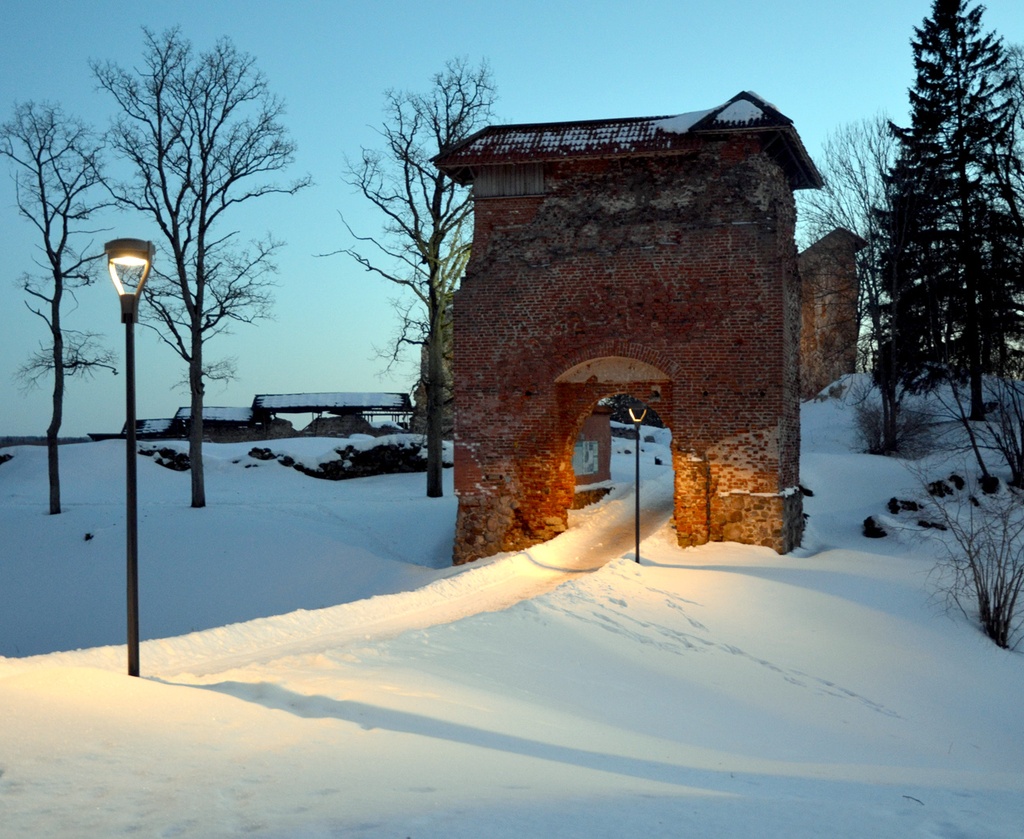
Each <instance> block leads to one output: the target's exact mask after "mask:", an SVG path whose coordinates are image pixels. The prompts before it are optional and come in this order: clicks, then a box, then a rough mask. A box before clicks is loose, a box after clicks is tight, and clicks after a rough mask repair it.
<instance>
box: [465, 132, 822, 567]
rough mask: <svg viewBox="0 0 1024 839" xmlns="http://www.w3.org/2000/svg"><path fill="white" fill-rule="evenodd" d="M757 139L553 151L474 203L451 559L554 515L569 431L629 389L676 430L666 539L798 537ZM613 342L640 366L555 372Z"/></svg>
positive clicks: (766, 163)
mask: <svg viewBox="0 0 1024 839" xmlns="http://www.w3.org/2000/svg"><path fill="white" fill-rule="evenodd" d="M756 142H757V141H756V139H755V138H753V137H749V136H747V137H741V136H737V137H734V138H732V139H730V140H725V141H723V140H708V139H706V138H705V139H696V138H695V139H694V142H693V143H692V150H691V152H690V153H688V154H686V155H680V156H675V157H649V158H636V157H618V158H615V159H611V160H601V161H589V162H585V163H580V162H574V163H563V164H557V165H552V166H549V167H548V169H547V170H546V172H545V179H546V187H547V193H546V194H545V195H544V196H542V197H531V198H488V199H481V200H478V201H477V203H476V227H475V236H474V247H473V258H472V261H471V262H470V264H469V267H468V269H467V274H466V278H465V280H464V281H463V284H462V288H461V289H460V290H459V292H458V293H457V295H456V300H455V402H456V416H457V420H456V446H455V448H456V456H455V469H456V478H455V480H456V491H457V493H458V495H459V519H458V532H457V536H456V543H455V549H454V560H455V562H456V563H460V562H466V561H470V560H473V559H477V558H479V557H482V556H487V555H490V554H492V553H495V552H498V551H506V550H515V549H519V548H522V547H525V546H528V545H531V544H535V543H536V542H538V541H543V540H545V539H548V538H550V537H551V536H553V535H555V534H556V533H558V532H560V531H561V530H564V528H565V524H566V510H567V509H568V508H569V507H570V505H571V502H572V495H573V486H574V476H573V472H572V449H573V445H574V443H575V440H576V436H577V433H578V431H579V429H580V427H581V425H582V423H583V421H584V419H585V418H586V417H587V416H588V415H589V413H590V412H591V410H592V409H593V407H594V405H595V403H596V402H597V400H599V399H601V398H603V397H605V396H609V395H612V394H615V393H623V392H626V393H631V394H633V395H635V396H637V397H639V398H641V399H643V400H645V401H648V400H650V402H651V404H652V406H653V407H654V408H655V409H656V410H657V411H658V413H659V414H660V416H661V417H662V419H663V420H664V421H665V423H666V425H667V426H669V427H670V428H671V430H672V434H673V465H674V467H675V470H676V495H677V497H676V511H675V520H676V528H677V533H678V538H679V542H680V544H683V545H690V544H701V543H703V542H705V541H708V540H709V539H724V538H728V539H736V540H738V541H743V542H748V543H757V544H764V545H770V546H771V547H773V548H775V549H776V550H779V551H786V550H789V549H790V548H791V547H793V546H794V545H795V544H797V543H798V542H799V536H800V528H801V523H802V516H801V514H800V504H799V494H794V493H791V492H788V490H790V489H791V488H793V487H795V486H796V485H797V483H798V481H799V398H798V397H799V393H798V388H799V341H800V285H799V280H798V277H797V274H796V253H795V247H794V244H793V224H794V210H793V200H792V193H791V191H790V189H789V186H788V184H787V182H786V180H785V177H784V175H783V173H782V171H781V170H780V169H779V168H778V166H777V165H776V164H774V163H773V162H771V161H770V160H769V159H768V158H767V157H765V156H764V155H762V154H760V152H759V148H758V147H757V144H756ZM616 358H617V359H629V360H632V361H633V362H634V367H637V368H638V370H639V371H640V372H638V373H637V375H636V379H635V380H634V379H632V378H630V379H629V380H627V381H623V380H622V375H621V371H622V370H623V369H624V364H623V363H621V362H620V363H611V364H608V365H606V366H605V367H602V366H601V365H597V366H596V367H595V368H594V369H595V374H594V375H593V376H591V377H590V378H589V380H586V381H574V380H569V381H567V380H565V379H566V378H568V379H573V378H574V377H573V376H571V375H570V376H568V377H567V376H566V375H565V374H566V373H567V371H570V370H571V369H572V368H573V367H574V366H576V365H578V364H581V363H583V362H587V361H591V360H594V359H616ZM636 362H642V364H640V365H636ZM625 369H628V365H625ZM560 377H562V379H563V380H562V381H559V378H560ZM652 393H657V394H658V398H657V399H653V398H652ZM794 499H795V500H794Z"/></svg>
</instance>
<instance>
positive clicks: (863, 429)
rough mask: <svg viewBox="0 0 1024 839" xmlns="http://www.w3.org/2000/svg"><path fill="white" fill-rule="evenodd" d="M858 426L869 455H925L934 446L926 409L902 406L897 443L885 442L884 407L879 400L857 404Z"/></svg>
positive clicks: (855, 423) (897, 424)
mask: <svg viewBox="0 0 1024 839" xmlns="http://www.w3.org/2000/svg"><path fill="white" fill-rule="evenodd" d="M853 417H854V426H855V429H856V431H857V436H858V438H859V439H860V441H861V443H862V444H863V446H864V451H866V452H867V453H868V454H884V455H902V456H904V457H912V458H913V457H921V456H922V455H924V454H927V453H928V451H929V450H930V449H931V446H932V426H931V417H930V416H929V415H928V414H926V413H924V412H923V411H917V410H914V409H912V408H907V407H905V406H904V407H902V408H900V409H899V411H898V413H897V414H896V439H895V441H894V443H895V445H893V446H887V445H886V444H885V434H884V428H883V422H882V421H883V416H882V406H881V404H879V402H878V401H877V400H875V399H864V400H862V401H860V402H858V403H857V404H856V405H855V406H854V413H853Z"/></svg>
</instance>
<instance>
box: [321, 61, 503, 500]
mask: <svg viewBox="0 0 1024 839" xmlns="http://www.w3.org/2000/svg"><path fill="white" fill-rule="evenodd" d="M495 99H496V89H495V85H494V81H493V79H492V77H491V71H490V68H489V67H488V65H487V63H486V62H483V63H481V64H480V65H479V66H478V67H470V66H469V65H468V64H467V63H466V61H465V60H463V59H454V60H451V61H449V62H448V63H447V64H445V68H444V70H443V71H441V72H439V73H435V74H434V76H433V79H432V82H431V87H430V89H429V90H428V91H427V92H426V93H410V92H407V91H396V90H389V91H387V92H386V93H385V94H384V123H383V125H382V126H381V129H380V135H381V137H382V138H383V141H384V148H383V149H382V150H377V149H365V148H364V149H363V150H362V155H361V156H360V158H359V160H358V161H355V162H353V161H349V162H348V165H347V171H346V176H347V180H348V182H349V183H350V184H351V185H352V186H354V187H355V188H356V189H357V190H358V191H359V192H360V193H361V194H362V195H363V197H364V198H366V199H367V200H368V201H369V202H370V203H371V204H373V205H374V206H375V207H376V208H377V209H378V210H379V211H380V212H381V213H383V215H384V219H385V221H384V226H383V235H382V236H381V237H379V238H378V237H373V236H358V235H356V234H355V233H353V231H352V229H351V227H349V228H348V229H349V232H350V233H352V235H353V236H354V238H355V239H356V240H357V241H358V242H359V244H358V245H356V246H355V247H352V248H345V249H343V250H341V251H336V252H335V253H345V254H348V255H349V256H350V257H352V258H353V259H355V260H356V262H358V263H359V264H360V265H362V266H363V267H364V268H365V269H366V270H367V271H371V272H373V273H375V274H377V275H378V276H380V277H383V278H384V279H385V280H388V281H389V282H392V283H394V284H396V285H397V286H399V287H400V288H401V289H402V291H403V293H404V294H407V295H411V296H412V299H413V305H412V306H408V305H403V304H402V303H399V305H398V310H399V312H400V315H401V319H402V323H401V327H400V331H399V335H398V338H397V340H396V342H395V349H394V353H393V356H392V358H396V357H397V355H398V354H399V352H400V351H401V348H402V347H403V346H404V345H406V344H413V345H417V346H421V347H424V348H425V354H426V363H425V365H423V368H424V370H425V373H424V374H423V377H422V382H421V384H422V385H423V388H424V390H425V393H426V402H427V410H426V425H427V495H428V496H429V497H431V498H439V497H440V496H441V495H443V494H444V490H443V489H442V481H441V475H442V465H443V464H442V442H443V434H444V412H445V401H446V393H448V392H449V390H450V372H449V369H448V365H446V363H445V356H446V349H448V348H450V343H451V341H450V334H451V303H452V295H453V294H454V292H455V289H456V288H457V287H458V284H459V281H460V280H461V279H462V275H463V272H464V271H465V268H466V263H467V262H468V261H469V250H470V245H471V241H472V230H471V228H472V222H471V218H470V216H471V213H472V206H471V203H470V201H471V198H470V193H469V190H468V189H465V188H462V187H460V186H459V185H458V184H456V183H455V182H454V181H452V180H451V179H450V178H449V177H448V176H447V175H445V174H443V173H442V172H440V171H438V170H437V168H436V167H435V166H434V165H433V164H432V163H431V160H432V159H433V158H434V157H436V156H437V155H438V154H440V153H441V152H442V151H443V150H444V149H446V148H448V147H449V146H452V145H454V144H455V143H458V142H460V141H462V140H464V139H466V138H467V137H468V136H469V135H470V134H472V133H473V132H475V131H477V130H478V129H480V128H482V127H483V126H484V125H486V124H487V123H488V122H489V121H490V119H491V115H492V108H493V105H494V102H495ZM346 227H348V224H347V223H346ZM364 246H365V247H364ZM366 248H368V249H369V252H370V253H371V254H372V255H370V256H368V255H367V253H366V252H365V251H366Z"/></svg>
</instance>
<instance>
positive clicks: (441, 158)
mask: <svg viewBox="0 0 1024 839" xmlns="http://www.w3.org/2000/svg"><path fill="white" fill-rule="evenodd" d="M737 131H745V132H752V133H756V134H766V135H771V136H769V137H766V143H765V150H766V151H767V152H768V153H769V154H770V155H772V157H774V158H775V159H776V160H777V161H778V162H779V164H780V165H781V166H782V168H783V169H784V171H785V172H786V174H787V176H788V177H789V180H790V184H791V185H792V187H793V188H794V189H808V188H817V187H820V186H821V184H822V181H821V176H820V175H819V174H818V171H817V169H816V168H815V166H814V163H813V162H812V161H811V159H810V156H809V155H808V154H807V151H806V150H805V149H804V147H803V143H802V142H801V140H800V137H799V136H798V135H797V133H796V130H795V129H794V128H793V121H792V120H791V119H789V117H787V116H785V115H783V114H782V113H780V112H779V110H778V109H777V108H775V107H774V106H773V105H771V104H769V103H768V102H767V101H765V100H764V99H762V98H761V97H760V96H758V95H757V94H756V93H752V92H750V91H743V92H742V93H738V94H736V96H734V97H733V98H732V99H730V100H729V101H728V102H725V103H724V104H722V105H719V106H718V107H715V108H709V109H707V110H703V111H691V112H689V113H685V114H677V115H675V116H657V117H630V118H623V119H604V120H587V121H582V122H552V123H534V124H523V125H492V126H488V127H487V128H485V129H483V130H482V131H479V132H477V133H476V134H474V135H472V136H471V137H468V138H467V139H466V140H464V141H462V142H461V143H458V144H456V145H455V146H452V147H451V148H450V149H447V150H446V151H445V152H443V153H442V154H440V155H438V156H437V157H435V158H434V164H435V165H436V166H437V167H438V168H439V169H440V170H441V171H443V172H445V173H446V174H448V175H449V177H451V178H453V179H454V180H456V181H458V182H459V183H463V184H467V183H470V182H472V180H473V178H474V176H475V170H477V169H479V168H480V167H484V166H496V165H501V164H509V163H537V162H541V161H548V160H564V159H566V158H587V157H610V156H620V155H653V154H674V153H680V152H683V151H688V150H690V149H691V148H692V142H691V141H690V140H689V139H688V136H692V135H695V134H703V135H707V134H721V133H732V132H737ZM780 141H781V142H780Z"/></svg>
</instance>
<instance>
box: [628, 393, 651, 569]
mask: <svg viewBox="0 0 1024 839" xmlns="http://www.w3.org/2000/svg"><path fill="white" fill-rule="evenodd" d="M646 416H647V408H644V409H643V410H642V411H641V412H640V414H639V416H638V415H637V413H636V411H634V410H633V409H632V408H630V409H629V418H630V419H631V420H633V427H634V428H636V515H635V516H634V520H635V522H636V554H635V556H636V561H637V564H638V565H639V564H640V424H641V423H642V422H643V421H644V417H646Z"/></svg>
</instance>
